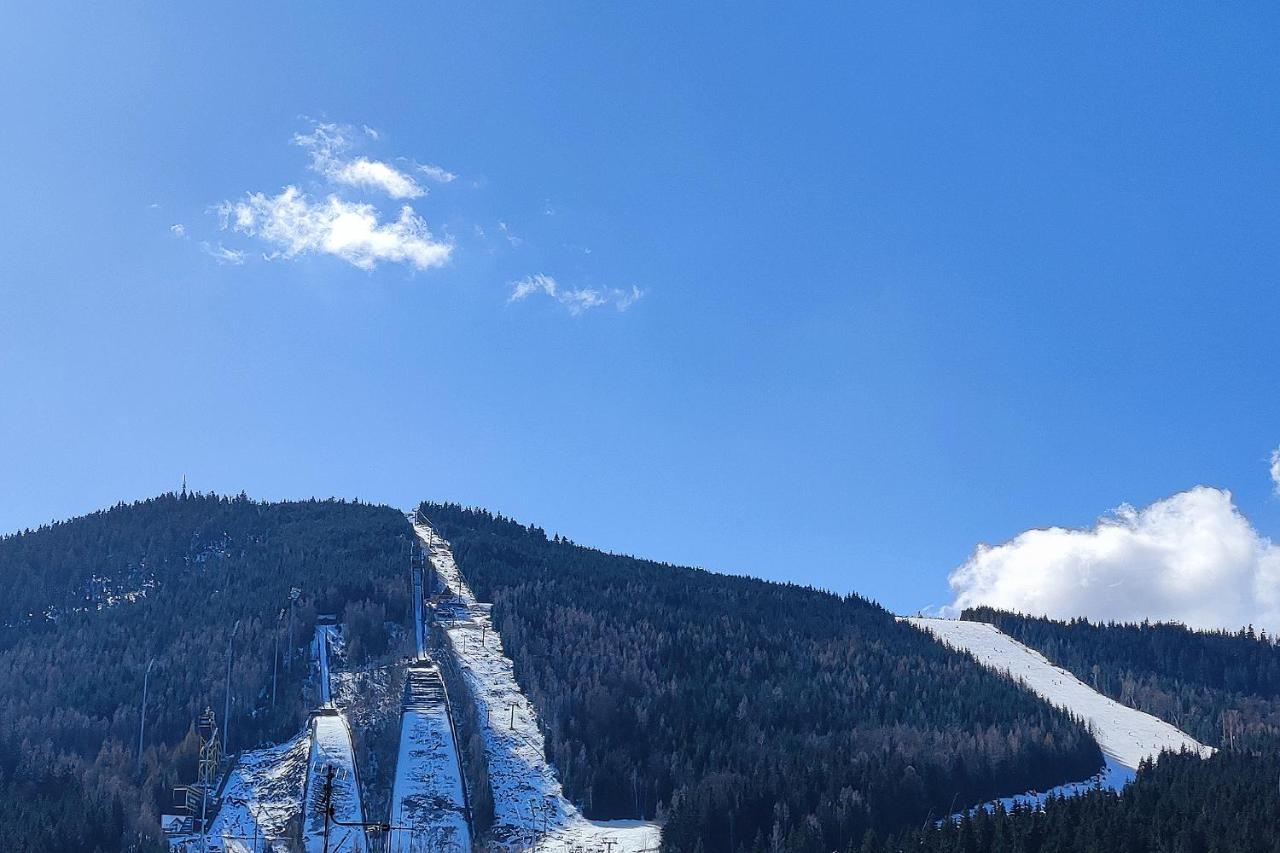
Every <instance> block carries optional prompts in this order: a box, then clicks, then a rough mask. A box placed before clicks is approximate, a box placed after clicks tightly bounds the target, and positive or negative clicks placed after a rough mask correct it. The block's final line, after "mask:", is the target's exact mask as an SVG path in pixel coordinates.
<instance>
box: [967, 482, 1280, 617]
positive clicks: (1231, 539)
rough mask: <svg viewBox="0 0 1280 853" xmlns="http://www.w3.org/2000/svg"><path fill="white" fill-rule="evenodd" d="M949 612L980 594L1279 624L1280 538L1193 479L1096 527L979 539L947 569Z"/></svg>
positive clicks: (1088, 612) (1055, 607)
mask: <svg viewBox="0 0 1280 853" xmlns="http://www.w3.org/2000/svg"><path fill="white" fill-rule="evenodd" d="M950 583H951V587H952V589H953V590H954V591H955V594H956V597H955V601H954V602H953V603H952V604H951V605H950V606H949V607H947V608H944V612H947V613H949V614H953V615H954V614H956V613H958V612H959V611H960V610H961V609H963V608H965V607H970V606H975V605H979V604H986V605H991V606H993V607H999V608H1003V609H1006V610H1016V611H1020V612H1023V613H1030V614H1033V615H1048V616H1050V617H1054V618H1059V619H1069V618H1073V617H1077V616H1085V617H1089V618H1091V619H1095V620H1117V621H1139V620H1142V619H1152V620H1164V621H1177V622H1183V623H1185V624H1187V625H1190V626H1193V627H1197V628H1226V629H1229V630H1234V629H1238V628H1241V627H1243V626H1244V625H1246V624H1252V625H1255V626H1259V627H1265V628H1266V629H1267V630H1268V631H1269V632H1273V633H1274V632H1275V631H1277V630H1280V546H1276V545H1275V544H1273V543H1272V542H1271V540H1270V539H1267V538H1266V537H1264V536H1262V535H1261V534H1259V533H1258V532H1257V531H1256V530H1255V529H1254V528H1253V526H1252V525H1251V524H1250V523H1249V521H1248V519H1246V518H1245V517H1244V516H1243V515H1242V514H1241V513H1240V511H1239V510H1238V509H1237V508H1236V507H1235V504H1234V503H1233V502H1232V499H1231V493H1230V492H1227V491H1225V490H1222V489H1214V488H1209V487H1207V486H1197V487H1196V488H1194V489H1190V490H1188V491H1185V492H1180V493H1178V494H1176V495H1173V496H1172V497H1169V498H1165V499H1164V500H1160V501H1156V502H1155V503H1153V504H1151V505H1150V506H1148V507H1144V508H1142V509H1135V508H1134V507H1132V506H1128V505H1125V506H1121V507H1120V508H1118V509H1116V510H1114V511H1113V512H1112V513H1110V514H1108V515H1107V516H1105V517H1103V518H1102V519H1101V520H1099V522H1098V524H1097V525H1096V526H1095V527H1092V528H1089V529H1084V530H1071V529H1066V528H1061V527H1051V528H1047V529H1043V530H1028V531H1026V532H1025V533H1020V534H1019V535H1018V536H1015V537H1014V538H1013V539H1011V540H1009V541H1008V542H1005V543H1004V544H1002V545H996V546H994V547H992V546H988V545H981V546H979V547H978V549H977V550H976V551H975V552H974V554H973V556H972V557H970V558H969V560H968V561H967V562H966V563H965V564H964V565H963V566H961V567H960V568H958V569H956V570H955V571H954V572H953V573H952V574H951V577H950Z"/></svg>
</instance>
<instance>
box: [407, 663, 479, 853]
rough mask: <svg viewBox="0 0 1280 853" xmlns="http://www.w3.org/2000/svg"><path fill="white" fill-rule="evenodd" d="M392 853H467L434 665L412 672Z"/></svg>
mask: <svg viewBox="0 0 1280 853" xmlns="http://www.w3.org/2000/svg"><path fill="white" fill-rule="evenodd" d="M391 826H392V830H391V850H393V851H412V850H439V851H457V853H467V851H470V850H471V829H470V826H469V825H468V823H467V808H466V795H465V793H464V791H463V783H462V771H461V769H460V768H459V767H458V750H457V746H456V744H455V742H454V736H453V726H452V725H451V724H450V722H449V704H448V700H447V699H446V698H445V692H444V684H443V683H442V682H441V680H440V672H439V670H437V669H436V668H435V665H434V664H431V663H427V662H426V661H419V662H416V663H414V664H413V665H412V666H410V667H409V676H408V683H407V684H406V685H405V698H404V712H403V714H402V715H401V717H400V755H399V757H398V758H397V760H396V779H395V787H394V789H393V790H392V794H391Z"/></svg>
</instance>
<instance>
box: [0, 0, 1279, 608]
mask: <svg viewBox="0 0 1280 853" xmlns="http://www.w3.org/2000/svg"><path fill="white" fill-rule="evenodd" d="M264 5H267V4H242V5H235V4H213V5H212V6H210V5H206V6H200V7H196V6H186V5H180V4H164V5H161V6H150V7H148V6H145V5H144V4H129V5H127V6H126V7H124V8H115V7H112V8H109V9H108V8H106V7H88V8H86V7H82V6H80V5H78V4H77V5H76V6H74V7H65V8H62V7H60V6H59V5H58V4H53V3H50V4H30V5H28V6H27V7H26V8H19V7H15V6H10V7H8V8H7V9H6V10H5V11H4V12H0V80H3V81H5V82H4V83H3V84H2V85H0V114H2V115H4V116H5V130H4V132H3V133H2V134H0V162H2V163H3V164H4V169H3V175H4V191H3V192H2V193H0V387H3V389H4V391H3V394H2V395H0V448H2V449H0V482H2V483H3V485H4V488H3V489H0V529H4V530H12V529H16V528H19V527H22V526H26V525H34V524H37V523H40V522H42V521H47V520H49V519H53V518H62V517H66V516H70V515H74V514H78V513H82V512H85V511H89V510H92V509H95V508H98V507H101V506H104V505H108V504H110V503H113V502H115V501H117V500H121V499H126V500H129V499H134V498H139V497H144V496H147V495H150V494H154V493H156V492H159V491H162V490H167V489H170V488H175V487H176V486H177V485H178V483H179V482H180V480H181V477H182V476H183V474H184V473H185V474H186V475H187V477H188V478H189V480H190V482H191V483H192V485H193V486H194V487H196V488H199V489H202V490H209V489H212V490H217V491H227V492H238V491H240V490H241V489H243V490H246V491H248V492H249V493H250V494H252V495H254V496H258V497H264V498H283V497H300V496H310V495H341V496H347V497H360V498H364V499H369V500H374V501H385V502H390V503H394V504H396V505H408V504H410V503H412V502H414V501H416V500H417V499H419V498H424V497H429V498H435V499H449V500H456V501H461V502H464V503H473V504H480V505H484V506H488V507H491V508H494V509H497V510H501V511H504V512H506V513H508V514H512V515H515V516H516V517H519V518H521V519H525V520H530V521H536V522H538V523H540V524H542V525H544V526H545V527H547V528H548V530H556V531H561V532H564V533H566V534H568V535H570V536H572V537H573V538H574V539H576V540H577V541H580V542H584V543H588V544H594V545H599V546H601V547H605V548H611V549H614V550H619V551H629V552H635V553H639V554H643V555H647V556H652V557H656V558H660V559H667V560H671V561H674V562H681V563H691V564H699V565H705V566H707V567H709V568H715V569H720V570H727V571H737V572H748V573H752V574H757V575H762V576H766V577H770V578H782V579H790V580H797V581H802V582H806V583H812V584H816V585H819V586H824V587H828V588H832V589H836V590H839V591H848V590H856V591H860V592H862V593H864V594H867V595H870V596H872V597H874V598H877V599H878V600H881V601H882V602H884V603H885V604H886V605H888V606H890V607H893V608H896V609H899V610H909V609H914V608H916V607H919V606H922V605H926V604H941V603H944V602H946V601H947V600H949V598H950V593H949V592H948V588H947V575H948V573H949V572H951V571H952V570H953V569H955V568H956V567H958V566H960V565H962V564H964V563H965V562H966V560H967V559H968V558H969V556H970V555H971V553H972V552H973V550H974V547H975V546H976V545H977V544H978V543H980V542H990V543H998V542H1003V541H1005V540H1008V539H1010V538H1011V537H1014V536H1016V535H1017V534H1018V533H1019V532H1020V531H1023V530H1025V529H1028V528H1034V527H1041V526H1045V525H1066V526H1073V527H1074V526H1087V525H1091V524H1093V523H1094V521H1095V520H1096V519H1097V518H1098V516H1099V515H1101V514H1103V513H1105V512H1107V511H1108V510H1110V509H1111V508H1113V507H1116V506H1118V505H1120V504H1122V503H1125V502H1128V503H1132V504H1134V505H1136V506H1138V507H1143V506H1146V505H1148V504H1150V503H1151V502H1153V501H1156V500H1158V499H1161V498H1164V497H1166V496H1169V495H1172V494H1174V493H1178V492H1182V491H1183V490H1186V489H1189V488H1190V487H1192V486H1195V485H1197V484H1206V485H1209V486H1214V487H1218V488H1221V489H1229V490H1230V491H1231V492H1232V494H1233V496H1234V501H1235V505H1236V506H1238V508H1239V509H1240V510H1241V511H1242V512H1243V513H1244V514H1245V515H1246V516H1247V517H1248V519H1249V520H1250V522H1251V523H1252V525H1253V526H1254V527H1255V528H1256V529H1257V531H1259V532H1260V533H1261V534H1262V535H1264V536H1265V535H1274V534H1276V533H1277V532H1280V506H1278V503H1280V502H1278V501H1277V500H1276V498H1275V496H1274V493H1273V484H1272V482H1271V480H1270V478H1269V477H1268V471H1267V465H1268V458H1269V455H1270V453H1271V451H1272V450H1273V449H1274V448H1275V447H1276V446H1277V445H1278V444H1280V403H1278V402H1277V394H1276V392H1275V389H1276V382H1275V379H1274V377H1275V372H1276V371H1275V366H1276V355H1277V341H1278V340H1280V335H1277V334H1276V328H1277V322H1276V317H1277V313H1278V310H1280V288H1278V287H1277V273H1278V271H1280V263H1278V261H1280V251H1278V248H1277V247H1278V246H1280V241H1278V239H1277V238H1278V237H1280V213H1278V211H1277V203H1276V199H1277V188H1278V183H1280V181H1278V180H1277V178H1278V177H1280V175H1278V172H1280V139H1278V138H1277V137H1278V136H1280V115H1278V114H1277V110H1276V104H1277V103H1280V98H1278V96H1280V69H1278V68H1277V65H1276V63H1275V61H1274V46H1275V44H1277V42H1278V36H1280V33H1278V32H1277V30H1278V29H1280V27H1278V26H1277V24H1278V23H1280V21H1278V14H1277V11H1276V9H1275V7H1274V6H1272V5H1269V4H1230V5H1223V4H1208V3H1206V4H1179V6H1178V7H1177V8H1170V7H1168V6H1162V5H1154V4H1153V5H1150V6H1145V7H1143V6H1128V7H1125V8H1123V9H1121V8H1118V7H1117V5H1116V4H1094V5H1085V4H1072V5H1071V6H1069V7H1053V6H1050V5H1048V4H1021V3H1017V4H1015V3H1010V4H983V5H982V8H979V9H961V8H957V7H956V4H927V5H914V4H899V3H893V4H885V5H883V6H872V5H859V6H858V7H857V9H856V10H853V9H850V8H848V7H847V4H821V5H812V6H800V7H797V6H795V5H790V4H788V5H782V4H780V5H777V6H763V5H756V4H725V5H712V4H692V5H688V4H671V5H667V6H660V5H653V4H589V3H583V4H577V5H572V4H553V5H551V6H550V7H546V6H541V5H539V6H534V5H530V4H523V5H516V4H479V5H473V4H387V5H385V6H377V7H374V6H373V4H369V5H367V6H361V7H360V8H359V10H358V11H356V10H355V9H354V8H352V9H342V8H339V7H338V6H336V5H335V6H333V7H327V8H322V7H320V6H318V5H316V4H296V5H293V6H283V5H282V6H279V7H277V8H273V9H264V8H260V7H261V6H264ZM272 5H274V4H272ZM365 128H369V129H371V130H372V131H374V133H369V132H366V130H365ZM326 129H327V130H326ZM318 130H325V132H328V133H337V134H340V135H341V136H342V137H343V142H342V144H340V145H338V146H336V147H331V148H329V149H327V150H326V152H325V153H322V155H321V156H320V158H319V159H317V147H316V144H315V143H314V140H315V138H316V137H315V134H316V133H317V131H318ZM375 134H376V138H375ZM299 136H301V137H304V138H307V139H311V140H312V144H311V145H310V147H308V146H307V145H299V144H297V141H298V137H299ZM325 158H327V159H325ZM362 159H363V162H364V163H365V166H364V167H356V171H355V172H350V171H345V172H344V171H343V170H344V169H346V168H347V167H349V166H352V164H355V163H358V162H360V161H361V160H362ZM369 164H382V165H383V166H384V167H386V168H387V169H393V170H395V172H396V173H397V174H399V175H400V176H401V177H402V178H405V177H407V178H409V179H411V180H412V182H413V187H416V190H421V191H422V192H420V193H418V194H417V195H412V194H411V195H408V196H405V194H404V193H403V192H402V193H400V194H401V195H402V196H404V197H402V198H392V197H391V196H390V195H389V194H388V193H387V192H386V188H387V187H386V183H385V181H383V182H382V183H378V182H377V181H376V180H373V179H370V180H372V181H373V182H370V181H365V182H364V183H361V182H360V179H359V176H360V175H361V174H363V175H364V176H365V178H368V177H369V174H370V173H369V171H368V168H367V167H368V166H369ZM424 166H434V167H437V171H435V172H430V173H429V172H428V171H424V170H423V169H422V168H421V167H424ZM361 169H364V171H363V172H361V171H360V170H361ZM439 170H443V172H448V173H449V174H450V175H452V176H454V178H453V179H452V180H442V178H443V177H445V176H444V174H443V172H442V171H439ZM353 175H355V177H352V176H353ZM378 175H381V176H382V177H384V178H385V177H386V175H387V173H386V172H385V171H384V172H380V173H378ZM376 177H377V175H375V178H376ZM288 186H292V187H295V188H296V190H297V193H299V194H301V195H302V196H303V197H304V198H305V199H307V204H308V205H309V206H308V207H307V208H306V211H305V212H306V213H307V215H308V216H310V217H311V219H310V220H305V217H304V218H303V219H304V220H305V221H303V224H301V225H300V224H299V221H300V220H297V219H292V220H289V221H288V223H286V224H287V225H288V227H291V228H293V229H295V230H293V231H290V232H289V234H288V235H287V236H290V237H292V238H295V240H297V241H298V242H294V243H292V244H282V243H281V242H280V239H279V233H280V232H279V230H278V229H277V230H276V231H270V226H272V225H276V226H279V225H280V221H279V220H278V219H273V218H272V217H277V216H278V214H279V213H280V210H279V206H278V205H277V204H276V202H277V201H278V200H279V199H280V194H281V193H282V192H283V191H284V189H285V187H288ZM401 189H402V190H403V189H404V187H403V186H401ZM251 193H261V194H262V196H261V197H260V199H261V203H257V206H256V207H254V205H255V202H254V201H253V196H251V195H250V194H251ZM331 195H332V196H333V197H334V198H335V199H337V201H336V202H334V204H337V205H339V206H340V207H339V208H327V209H329V210H330V211H332V210H340V212H342V213H344V214H352V212H353V211H354V212H355V214H358V213H359V212H360V211H364V212H366V213H370V215H375V214H376V216H377V217H378V223H379V225H378V227H380V228H383V229H385V228H388V227H390V226H389V225H388V223H394V222H397V221H399V220H398V217H399V216H400V213H399V211H400V208H401V206H402V205H405V204H407V205H409V206H410V207H411V208H412V211H413V212H412V218H411V219H410V220H409V226H407V230H403V231H401V232H398V234H390V235H388V232H386V231H385V230H384V231H381V232H378V234H377V235H374V237H373V238H371V239H372V240H373V242H368V243H367V244H362V245H365V248H366V249H368V247H370V246H375V248H373V249H369V250H368V251H366V252H365V253H364V254H360V253H359V252H356V251H354V250H351V251H346V250H344V251H339V252H337V253H334V252H330V251H324V250H323V245H324V240H325V239H326V238H327V237H332V236H333V235H332V232H327V231H324V229H325V228H326V227H328V226H329V225H331V224H333V223H332V222H331V221H330V220H325V219H324V216H326V215H327V214H325V213H324V210H326V205H328V204H329V202H328V201H327V199H328V198H329V197H330V196H331ZM220 205H222V206H224V207H223V209H224V210H226V211H228V213H229V219H228V223H227V227H226V228H225V229H223V228H221V227H220V221H219V215H218V208H219V206H220ZM237 205H240V206H242V207H240V208H237ZM358 205H372V208H371V209H370V208H358V207H355V206H358ZM244 206H248V208H246V207H244ZM249 208H252V210H253V212H254V215H255V216H256V217H257V218H256V219H254V221H253V224H252V226H251V227H245V228H242V229H240V230H237V229H236V220H235V211H236V210H238V209H240V210H243V209H249ZM355 214H352V215H355ZM316 217H319V218H320V220H321V221H320V224H319V225H317V224H316ZM423 224H425V228H426V229H427V230H426V231H423V230H422V226H423ZM174 225H181V226H182V229H181V230H182V232H183V233H182V235H181V236H179V235H177V234H175V233H174V232H173V231H172V226H174ZM298 228H303V229H304V230H305V229H307V228H312V229H313V230H312V231H310V232H307V233H304V234H302V235H301V237H299V234H298V232H297V230H296V229H298ZM315 228H319V229H320V232H319V233H317V232H315V231H314V229H315ZM428 233H429V236H426V235H427V234H428ZM269 234H275V235H276V237H275V238H272V237H271V236H269ZM264 235H268V236H264ZM406 240H407V241H410V242H411V243H412V241H414V240H418V241H420V242H419V244H414V245H417V246H418V248H421V247H422V246H423V245H425V246H435V247H444V248H443V249H437V250H432V251H435V254H434V255H430V256H429V257H430V258H431V260H429V261H426V262H423V263H417V262H415V261H414V260H413V258H414V257H418V258H419V259H420V260H421V259H423V258H426V257H428V256H427V255H421V254H419V255H414V254H413V251H415V250H414V249H413V246H410V250H409V252H410V253H409V255H408V256H405V255H403V254H402V255H400V256H399V257H398V258H397V257H396V255H395V253H396V252H397V251H400V250H403V249H404V248H405V245H406V244H405V242H404V241H406ZM397 241H399V242H397ZM318 247H319V248H318ZM291 250H292V251H291ZM441 252H443V253H444V254H446V255H447V257H446V258H441V257H440V254H441ZM219 253H221V254H222V257H221V258H218V257H215V254H219ZM238 253H242V254H238ZM272 253H274V257H271V258H270V259H267V258H265V257H264V255H271V254H272ZM406 257H407V258H408V259H406ZM228 261H242V262H239V263H236V262H228ZM362 267H364V268H362ZM419 267H422V268H419ZM538 276H543V277H546V278H537V277H538ZM548 279H550V280H554V282H555V286H556V296H555V297H554V298H553V297H552V296H550V295H549V294H548V293H547V292H546V290H547V287H548V286H547V285H546V282H547V281H548ZM522 281H523V282H526V284H529V285H533V286H534V287H533V288H532V289H533V290H534V291H535V292H532V293H530V294H529V295H528V296H527V297H526V298H523V299H519V300H514V301H513V300H512V299H511V296H512V294H513V292H515V291H514V288H516V287H517V286H518V284H519V283H520V282H522ZM530 289H531V288H530V287H526V288H525V290H530ZM592 303H599V304H592ZM578 309H582V310H578Z"/></svg>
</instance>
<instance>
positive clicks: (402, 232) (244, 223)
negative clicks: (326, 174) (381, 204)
mask: <svg viewBox="0 0 1280 853" xmlns="http://www.w3.org/2000/svg"><path fill="white" fill-rule="evenodd" d="M219 213H220V215H221V216H222V222H223V227H224V228H227V227H230V228H232V229H234V230H235V231H238V232H240V233H242V234H247V235H249V236H251V237H257V238H260V239H262V240H264V241H266V242H267V243H269V244H271V245H272V246H274V247H275V249H276V256H277V257H283V258H295V257H298V256H299V255H306V254H326V255H333V256H335V257H338V258H342V259H343V260H344V261H346V262H347V263H349V264H351V265H352V266H356V267H359V268H360V269H363V270H371V269H373V268H374V267H376V266H377V265H378V264H379V263H381V262H389V263H404V264H409V265H410V266H412V267H414V268H416V269H419V270H426V269H430V268H432V267H438V266H442V265H443V264H445V263H446V262H448V260H449V256H450V254H451V253H452V251H453V245H452V243H450V242H449V241H446V240H439V239H437V238H435V237H434V236H433V235H432V234H431V231H430V230H429V229H428V228H427V223H426V222H425V221H424V220H423V219H422V218H421V217H419V216H418V215H417V214H415V213H414V212H413V209H412V208H410V207H409V206H408V205H405V206H404V207H402V208H401V209H400V216H399V218H397V219H395V220H392V221H387V222H380V221H379V218H378V211H377V210H376V209H375V208H374V207H373V205H371V204H363V203H359V202H349V201H344V200H343V199H340V198H338V197H337V196H334V195H331V196H329V197H328V198H326V199H324V200H323V201H316V200H313V199H312V198H311V197H309V196H308V195H306V194H305V193H303V192H302V191H301V190H299V189H298V188H297V187H294V186H288V187H285V188H284V190H282V191H281V192H280V193H279V194H278V195H275V196H267V195H266V194H264V193H250V194H249V195H247V196H246V197H245V198H244V199H243V200H241V201H238V202H227V203H225V204H223V205H221V206H220V207H219Z"/></svg>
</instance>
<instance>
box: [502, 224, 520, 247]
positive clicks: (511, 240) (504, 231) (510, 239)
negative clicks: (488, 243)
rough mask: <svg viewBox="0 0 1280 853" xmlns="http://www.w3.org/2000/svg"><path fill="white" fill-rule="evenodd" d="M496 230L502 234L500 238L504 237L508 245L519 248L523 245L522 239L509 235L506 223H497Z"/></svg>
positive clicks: (509, 230)
mask: <svg viewBox="0 0 1280 853" xmlns="http://www.w3.org/2000/svg"><path fill="white" fill-rule="evenodd" d="M498 230H499V231H501V232H502V236H503V237H506V238H507V242H508V243H510V244H511V245H513V246H521V245H523V244H524V240H523V239H522V238H520V237H517V236H516V235H514V234H512V233H511V229H510V228H509V227H508V226H507V223H505V222H499V223H498Z"/></svg>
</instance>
